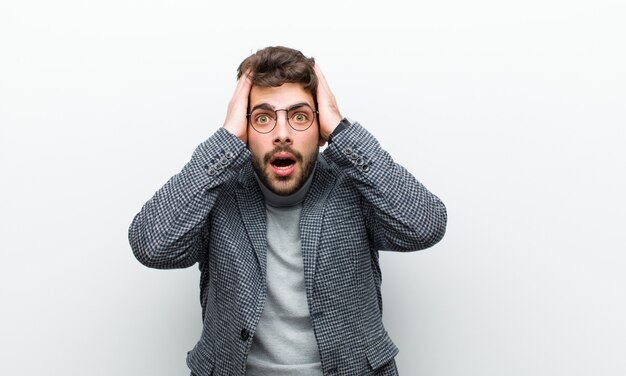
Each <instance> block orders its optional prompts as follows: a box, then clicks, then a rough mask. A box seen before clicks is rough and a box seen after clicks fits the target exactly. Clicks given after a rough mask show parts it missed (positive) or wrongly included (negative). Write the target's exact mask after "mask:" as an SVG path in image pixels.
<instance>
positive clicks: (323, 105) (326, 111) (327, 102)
mask: <svg viewBox="0 0 626 376" xmlns="http://www.w3.org/2000/svg"><path fill="white" fill-rule="evenodd" d="M314 69H315V74H316V75H317V106H318V109H317V110H318V111H319V117H318V120H319V124H320V137H321V138H322V139H323V140H324V141H328V136H330V134H331V133H333V131H334V130H335V128H337V125H339V122H340V121H341V119H343V116H341V113H340V112H339V108H338V107H337V101H336V100H335V96H334V95H333V93H332V91H330V87H329V86H328V82H327V81H326V78H325V77H324V74H323V73H322V71H321V70H320V67H319V65H317V64H315V67H314Z"/></svg>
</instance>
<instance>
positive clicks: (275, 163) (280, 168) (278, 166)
mask: <svg viewBox="0 0 626 376" xmlns="http://www.w3.org/2000/svg"><path fill="white" fill-rule="evenodd" d="M270 165H271V166H272V169H273V170H274V172H275V173H276V174H277V175H278V176H287V175H290V174H291V173H292V172H293V170H294V168H295V166H296V158H295V157H294V156H293V154H291V153H287V152H279V153H276V154H274V156H273V157H272V159H270Z"/></svg>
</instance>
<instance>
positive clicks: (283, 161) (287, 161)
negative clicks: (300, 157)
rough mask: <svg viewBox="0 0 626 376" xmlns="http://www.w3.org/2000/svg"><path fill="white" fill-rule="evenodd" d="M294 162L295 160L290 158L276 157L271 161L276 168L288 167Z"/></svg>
mask: <svg viewBox="0 0 626 376" xmlns="http://www.w3.org/2000/svg"><path fill="white" fill-rule="evenodd" d="M294 163H296V161H294V160H293V159H291V158H276V159H274V160H273V161H272V166H274V167H276V168H289V167H290V166H291V165H293V164H294Z"/></svg>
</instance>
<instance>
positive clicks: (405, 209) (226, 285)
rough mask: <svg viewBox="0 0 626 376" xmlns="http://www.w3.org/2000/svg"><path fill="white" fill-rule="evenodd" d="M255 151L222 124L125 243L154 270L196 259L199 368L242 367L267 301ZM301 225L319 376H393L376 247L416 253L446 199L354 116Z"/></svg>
mask: <svg viewBox="0 0 626 376" xmlns="http://www.w3.org/2000/svg"><path fill="white" fill-rule="evenodd" d="M250 157H251V155H250V152H249V150H248V149H247V148H246V145H245V144H244V143H243V142H241V141H240V140H239V139H238V138H237V137H235V136H234V135H232V134H231V133H229V132H228V131H226V130H225V129H223V128H221V129H219V130H218V131H217V132H215V133H214V134H213V135H212V136H211V137H210V138H209V139H207V140H206V141H204V142H203V143H201V144H200V145H199V146H198V147H197V149H196V150H195V151H194V153H193V156H192V158H191V161H190V162H189V163H187V164H186V165H185V167H184V168H183V169H182V171H181V172H180V173H178V174H176V175H175V176H173V177H172V178H171V179H170V180H169V181H168V182H167V183H166V184H165V185H164V186H163V187H162V188H160V189H159V190H158V191H157V192H156V193H155V194H154V196H153V197H152V198H151V199H150V200H149V201H148V202H146V204H145V205H144V206H143V208H142V209H141V211H140V212H139V213H138V214H137V215H136V216H135V218H134V220H133V222H132V224H131V226H130V229H129V239H130V244H131V247H132V250H133V252H134V255H135V257H136V258H137V259H138V260H139V261H140V262H141V263H143V264H144V265H146V266H148V267H152V268H158V269H173V268H186V267H189V266H192V265H194V264H196V263H198V267H199V268H200V271H201V277H200V303H201V305H202V318H203V330H202V334H201V337H200V340H199V341H198V343H197V344H196V346H195V347H194V348H193V349H192V350H191V351H189V352H188V354H187V365H188V366H189V368H190V369H191V370H192V374H193V375H198V376H209V375H216V376H217V375H224V376H226V375H228V376H232V375H244V374H245V366H246V357H247V354H248V351H249V350H250V346H251V344H252V339H253V337H254V332H255V328H256V326H257V324H258V322H259V319H260V318H261V313H262V310H263V305H264V301H265V297H266V293H267V291H266V286H265V273H266V213H265V206H264V199H263V195H262V193H261V191H260V189H259V187H258V183H257V182H256V180H255V178H254V171H253V168H252V164H251V162H250ZM317 162H318V163H317V168H316V169H315V174H314V177H313V182H312V184H311V187H310V189H309V191H308V193H307V196H306V198H305V200H304V202H303V208H302V214H301V220H300V233H301V244H302V257H303V260H304V280H305V287H306V295H307V301H308V305H309V310H310V314H311V322H312V324H313V330H314V332H315V338H316V340H317V345H318V348H319V352H320V358H321V362H322V369H323V372H324V375H397V374H398V371H397V369H396V364H395V361H394V357H395V355H396V354H397V353H398V348H397V347H396V346H395V344H394V343H393V342H392V340H391V339H390V338H389V336H388V334H387V332H386V330H385V328H384V327H383V321H382V298H381V290H380V284H381V271H380V267H379V262H378V251H379V250H392V251H400V252H407V251H414V250H419V249H424V248H427V247H430V246H432V245H434V244H435V243H437V242H438V241H439V240H440V239H441V238H442V237H443V235H444V233H445V229H446V220H447V216H446V209H445V206H444V205H443V203H442V202H441V201H440V200H439V199H438V198H437V197H436V196H435V195H433V194H432V193H430V192H429V191H428V190H427V189H426V188H424V186H423V185H422V184H420V183H419V182H418V181H417V180H416V179H415V178H414V177H413V176H412V175H411V174H410V173H409V172H408V171H407V170H406V169H404V168H403V167H402V166H400V165H398V164H396V163H394V161H393V160H392V159H391V157H390V156H389V154H388V153H387V152H386V151H384V150H383V149H382V148H381V147H380V145H379V144H378V142H377V141H376V139H375V138H374V137H373V136H372V135H371V134H370V133H369V132H367V131H366V130H365V128H363V127H362V126H361V125H359V124H358V123H354V124H352V125H351V126H349V127H347V128H346V129H345V130H343V131H342V132H340V133H339V134H337V135H336V137H334V138H333V142H332V143H331V144H330V145H329V146H328V147H327V148H326V149H325V150H324V152H323V153H321V154H320V155H319V157H318V161H317Z"/></svg>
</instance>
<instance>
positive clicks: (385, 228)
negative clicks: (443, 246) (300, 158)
mask: <svg viewBox="0 0 626 376" xmlns="http://www.w3.org/2000/svg"><path fill="white" fill-rule="evenodd" d="M324 154H325V155H326V156H327V157H328V159H330V160H331V161H332V162H334V163H335V164H336V165H337V166H339V168H340V169H341V170H342V172H343V173H345V174H346V175H347V176H348V177H349V178H350V179H351V180H352V181H353V182H354V184H355V186H356V187H357V189H358V190H359V192H360V193H361V196H362V202H363V213H364V215H365V220H366V224H367V229H368V234H369V235H368V236H369V238H370V242H371V243H372V245H373V247H374V248H375V249H379V250H393V251H415V250H420V249H424V248H428V247H431V246H433V245H434V244H436V243H437V242H438V241H439V240H441V238H443V235H444V234H445V231H446V223H447V213H446V207H445V206H444V204H443V202H441V200H439V198H438V197H437V196H435V195H434V194H432V193H431V192H429V191H428V190H427V189H426V188H425V187H424V186H423V185H422V184H421V183H420V182H418V181H417V180H416V179H415V177H413V175H411V174H410V173H409V172H408V171H407V170H406V169H405V168H404V167H402V166H400V165H399V164H397V163H395V162H394V161H393V160H392V158H391V156H390V155H389V154H388V153H387V152H386V151H385V150H383V149H382V148H381V147H380V145H379V143H378V141H377V140H376V139H375V138H374V136H372V135H371V134H370V133H369V132H368V131H367V130H366V129H365V128H364V127H362V126H361V125H360V124H359V123H353V124H352V125H350V126H348V127H347V128H345V129H344V130H342V131H341V132H340V133H339V134H337V135H336V136H334V137H333V139H332V143H330V144H329V146H328V147H327V148H326V150H325V151H324Z"/></svg>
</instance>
